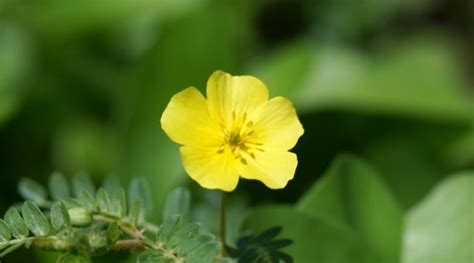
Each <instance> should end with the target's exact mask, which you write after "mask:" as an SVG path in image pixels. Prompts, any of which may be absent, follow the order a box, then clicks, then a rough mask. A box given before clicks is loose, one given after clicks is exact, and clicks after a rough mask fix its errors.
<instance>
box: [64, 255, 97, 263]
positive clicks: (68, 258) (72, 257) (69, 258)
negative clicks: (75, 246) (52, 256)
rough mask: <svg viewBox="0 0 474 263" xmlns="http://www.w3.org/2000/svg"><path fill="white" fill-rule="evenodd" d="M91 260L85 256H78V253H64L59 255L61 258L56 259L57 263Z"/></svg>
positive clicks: (87, 261)
mask: <svg viewBox="0 0 474 263" xmlns="http://www.w3.org/2000/svg"><path fill="white" fill-rule="evenodd" d="M89 262H90V260H89V259H87V258H85V257H82V256H78V255H71V254H63V255H61V256H59V258H58V259H57V260H56V263H89Z"/></svg>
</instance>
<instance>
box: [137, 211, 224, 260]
mask: <svg viewBox="0 0 474 263" xmlns="http://www.w3.org/2000/svg"><path fill="white" fill-rule="evenodd" d="M154 247H156V248H157V249H156V250H154V251H146V252H144V253H142V254H140V255H139V257H138V262H144V263H151V262H156V263H161V262H190V263H193V262H213V260H214V258H215V257H216V255H217V254H218V253H219V252H220V249H221V246H220V243H219V242H218V241H216V239H215V237H214V236H212V235H209V234H203V233H201V232H200V230H199V225H197V224H194V223H185V222H184V221H183V218H182V216H180V215H173V216H170V217H168V218H167V219H165V221H164V222H163V224H162V225H161V229H160V232H159V233H158V235H157V238H156V241H155V244H154Z"/></svg>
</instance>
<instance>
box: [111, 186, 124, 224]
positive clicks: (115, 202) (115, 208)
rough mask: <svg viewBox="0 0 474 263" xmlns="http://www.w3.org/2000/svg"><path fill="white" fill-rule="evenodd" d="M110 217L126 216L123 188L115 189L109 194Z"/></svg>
mask: <svg viewBox="0 0 474 263" xmlns="http://www.w3.org/2000/svg"><path fill="white" fill-rule="evenodd" d="M110 197H111V198H110V201H111V202H110V205H111V208H112V211H111V212H112V215H115V216H118V217H125V216H126V215H127V197H126V194H125V190H124V189H123V188H119V189H116V190H115V191H113V192H112V193H111V194H110Z"/></svg>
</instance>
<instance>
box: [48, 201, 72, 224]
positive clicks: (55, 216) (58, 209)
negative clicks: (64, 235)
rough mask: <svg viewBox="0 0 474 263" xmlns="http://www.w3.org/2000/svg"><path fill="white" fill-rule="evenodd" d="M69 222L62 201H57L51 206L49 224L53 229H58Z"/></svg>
mask: <svg viewBox="0 0 474 263" xmlns="http://www.w3.org/2000/svg"><path fill="white" fill-rule="evenodd" d="M69 224H70V219H69V213H68V211H67V208H66V205H65V204H64V203H63V202H57V203H55V204H54V205H53V207H52V208H51V225H52V226H53V227H54V228H55V229H60V228H62V227H63V226H68V225H69Z"/></svg>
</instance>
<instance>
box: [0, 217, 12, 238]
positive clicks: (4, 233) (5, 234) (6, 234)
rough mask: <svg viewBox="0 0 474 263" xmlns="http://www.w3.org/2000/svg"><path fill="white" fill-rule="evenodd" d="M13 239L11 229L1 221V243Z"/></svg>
mask: <svg viewBox="0 0 474 263" xmlns="http://www.w3.org/2000/svg"><path fill="white" fill-rule="evenodd" d="M11 238H12V231H11V230H10V227H9V226H8V225H7V223H5V221H3V220H2V219H0V242H5V241H9V240H10V239H11Z"/></svg>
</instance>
